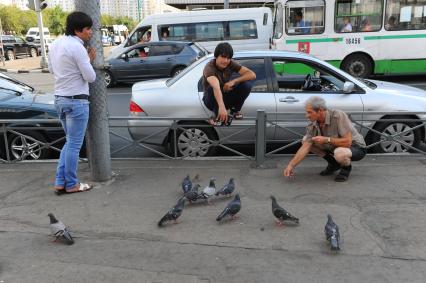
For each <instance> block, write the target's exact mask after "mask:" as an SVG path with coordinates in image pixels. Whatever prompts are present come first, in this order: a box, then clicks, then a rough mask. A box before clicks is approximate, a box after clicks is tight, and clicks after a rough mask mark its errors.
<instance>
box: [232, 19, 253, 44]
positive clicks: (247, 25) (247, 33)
mask: <svg viewBox="0 0 426 283" xmlns="http://www.w3.org/2000/svg"><path fill="white" fill-rule="evenodd" d="M255 38H257V28H256V22H255V21H253V20H247V21H231V22H229V38H228V40H236V39H255Z"/></svg>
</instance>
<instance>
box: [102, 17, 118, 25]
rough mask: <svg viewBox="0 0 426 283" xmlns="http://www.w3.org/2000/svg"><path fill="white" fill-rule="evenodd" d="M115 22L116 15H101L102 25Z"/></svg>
mask: <svg viewBox="0 0 426 283" xmlns="http://www.w3.org/2000/svg"><path fill="white" fill-rule="evenodd" d="M113 24H115V19H114V17H112V16H110V15H101V25H103V26H110V25H113Z"/></svg>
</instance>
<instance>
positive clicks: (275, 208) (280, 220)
mask: <svg viewBox="0 0 426 283" xmlns="http://www.w3.org/2000/svg"><path fill="white" fill-rule="evenodd" d="M271 199H272V213H273V214H274V216H275V217H276V218H277V220H276V223H277V225H279V226H281V225H283V224H284V221H292V222H294V223H296V224H299V219H298V218H296V217H294V216H293V215H291V214H290V213H288V212H287V211H286V210H285V209H284V208H282V207H281V206H279V205H278V203H277V200H276V199H275V197H274V196H271Z"/></svg>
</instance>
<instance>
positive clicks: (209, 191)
mask: <svg viewBox="0 0 426 283" xmlns="http://www.w3.org/2000/svg"><path fill="white" fill-rule="evenodd" d="M197 177H198V175H197ZM181 185H182V191H183V196H182V197H181V198H180V199H179V200H178V202H177V204H176V205H175V206H173V207H172V208H171V209H170V210H169V211H168V212H167V213H166V215H164V216H163V217H162V218H161V220H160V221H159V222H158V226H159V227H162V226H163V225H164V223H165V222H167V221H174V222H175V223H178V222H177V219H178V218H179V217H180V216H181V215H182V212H183V209H184V207H185V200H187V201H188V202H189V203H190V204H191V203H194V202H196V201H198V200H205V201H206V202H207V203H208V204H210V199H211V198H212V197H213V196H220V195H222V196H226V197H231V196H232V193H233V192H234V191H235V182H234V178H231V179H230V180H229V182H228V183H227V184H226V185H224V186H223V187H222V188H221V189H220V190H216V184H215V179H214V178H211V179H210V181H209V184H208V185H207V186H206V187H205V188H204V189H202V190H201V191H200V188H201V185H199V184H196V185H193V184H192V181H191V178H190V177H189V175H187V176H186V177H185V178H184V179H183V181H182V184H181ZM271 200H272V214H273V215H274V217H275V218H276V220H275V221H276V225H277V226H283V225H284V222H292V223H295V224H299V219H298V218H297V217H295V216H293V215H291V214H290V213H289V212H288V211H287V210H285V209H284V208H283V207H281V206H280V205H279V204H278V202H277V200H276V198H275V197H274V196H271ZM240 210H241V198H240V194H239V193H237V194H235V196H234V199H232V200H231V201H230V202H229V203H228V204H227V205H226V207H225V209H224V210H223V211H222V212H221V213H220V214H219V215H218V216H217V217H216V220H217V221H222V220H223V219H224V218H225V217H229V218H230V219H231V220H234V219H236V218H238V216H237V213H238V212H239V211H240ZM327 218H328V220H327V223H326V225H325V227H324V232H325V237H326V239H327V241H329V242H330V249H331V250H332V251H338V250H340V244H339V243H340V234H339V227H338V226H337V224H336V223H335V222H334V221H333V219H332V217H331V215H330V214H328V215H327Z"/></svg>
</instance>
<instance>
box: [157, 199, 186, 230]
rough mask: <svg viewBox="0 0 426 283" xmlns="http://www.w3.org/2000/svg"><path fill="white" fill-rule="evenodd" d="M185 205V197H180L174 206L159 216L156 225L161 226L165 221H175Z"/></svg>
mask: <svg viewBox="0 0 426 283" xmlns="http://www.w3.org/2000/svg"><path fill="white" fill-rule="evenodd" d="M184 206H185V198H183V197H182V198H180V199H179V200H178V202H177V204H176V205H175V206H173V207H172V208H171V209H170V210H169V211H168V212H167V213H166V215H164V216H163V218H161V220H160V221H159V222H158V226H159V227H161V226H163V224H164V223H165V222H167V221H171V220H174V221H175V223H177V219H178V218H179V216H181V214H182V211H183V208H184Z"/></svg>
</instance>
